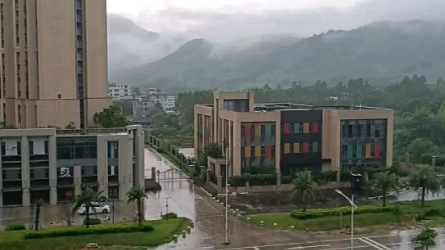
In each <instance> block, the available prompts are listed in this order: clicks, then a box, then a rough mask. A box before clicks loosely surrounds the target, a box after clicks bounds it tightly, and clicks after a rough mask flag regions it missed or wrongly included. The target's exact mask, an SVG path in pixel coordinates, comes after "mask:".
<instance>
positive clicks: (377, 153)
mask: <svg viewBox="0 0 445 250" xmlns="http://www.w3.org/2000/svg"><path fill="white" fill-rule="evenodd" d="M374 158H380V145H379V144H375V145H374Z"/></svg>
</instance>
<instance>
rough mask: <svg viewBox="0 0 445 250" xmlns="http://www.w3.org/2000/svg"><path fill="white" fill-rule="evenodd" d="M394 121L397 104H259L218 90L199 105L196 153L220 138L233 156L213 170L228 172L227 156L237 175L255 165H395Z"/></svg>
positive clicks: (290, 169)
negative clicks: (393, 106)
mask: <svg viewBox="0 0 445 250" xmlns="http://www.w3.org/2000/svg"><path fill="white" fill-rule="evenodd" d="M393 122H394V112H393V110H391V109H382V108H373V107H362V106H359V107H357V106H312V105H303V104H254V93H253V92H215V93H214V103H213V104H212V105H196V106H195V156H199V154H201V153H202V150H203V148H204V147H205V146H206V145H208V144H209V143H217V144H219V145H221V147H222V149H223V152H222V155H223V156H224V157H227V159H219V160H215V161H213V162H212V163H211V166H210V168H211V170H212V171H214V172H215V173H216V174H219V173H221V174H222V175H224V174H225V164H226V160H227V162H228V164H229V173H230V175H235V176H237V175H242V174H243V173H244V169H246V168H247V167H252V166H263V167H271V168H275V170H276V173H278V174H283V175H292V174H293V173H294V172H296V171H301V170H305V169H308V170H311V171H331V170H332V171H335V170H341V169H345V168H353V169H359V168H362V167H364V166H377V165H379V166H390V165H391V164H392V157H393V151H392V150H393V149H392V148H393Z"/></svg>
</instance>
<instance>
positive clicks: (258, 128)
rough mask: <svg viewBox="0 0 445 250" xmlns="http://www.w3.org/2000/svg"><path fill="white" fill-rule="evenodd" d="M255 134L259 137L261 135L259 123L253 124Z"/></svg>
mask: <svg viewBox="0 0 445 250" xmlns="http://www.w3.org/2000/svg"><path fill="white" fill-rule="evenodd" d="M255 136H256V137H260V136H261V125H256V126H255Z"/></svg>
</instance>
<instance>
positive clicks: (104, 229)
mask: <svg viewBox="0 0 445 250" xmlns="http://www.w3.org/2000/svg"><path fill="white" fill-rule="evenodd" d="M150 231H153V226H152V225H150V224H148V223H144V224H114V225H106V226H105V225H100V226H96V227H91V228H85V227H68V228H52V229H44V230H41V231H28V232H26V233H25V234H24V235H23V236H24V238H25V239H40V238H51V237H62V236H78V235H92V234H112V233H132V232H150Z"/></svg>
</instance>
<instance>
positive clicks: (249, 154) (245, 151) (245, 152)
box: [244, 147, 252, 158]
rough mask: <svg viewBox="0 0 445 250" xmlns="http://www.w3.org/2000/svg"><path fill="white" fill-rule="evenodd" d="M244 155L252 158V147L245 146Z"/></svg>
mask: <svg viewBox="0 0 445 250" xmlns="http://www.w3.org/2000/svg"><path fill="white" fill-rule="evenodd" d="M244 156H245V157H246V158H250V157H252V155H251V151H250V147H245V148H244Z"/></svg>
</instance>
